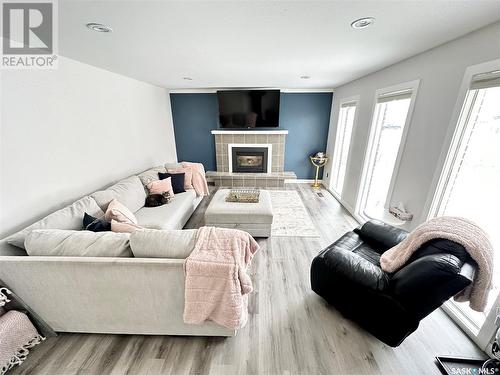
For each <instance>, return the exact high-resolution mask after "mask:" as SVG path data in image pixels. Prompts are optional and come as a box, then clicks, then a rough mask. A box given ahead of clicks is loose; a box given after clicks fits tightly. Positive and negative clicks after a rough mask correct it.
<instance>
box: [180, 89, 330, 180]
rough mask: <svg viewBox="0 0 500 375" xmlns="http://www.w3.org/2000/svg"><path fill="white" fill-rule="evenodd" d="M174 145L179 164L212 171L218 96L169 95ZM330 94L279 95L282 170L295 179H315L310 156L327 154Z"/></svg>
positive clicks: (202, 94) (208, 94) (213, 94)
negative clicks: (183, 162)
mask: <svg viewBox="0 0 500 375" xmlns="http://www.w3.org/2000/svg"><path fill="white" fill-rule="evenodd" d="M170 102H171V105H172V117H173V122H174V132H175V144H176V147H177V156H178V159H179V160H188V161H198V162H201V163H203V165H204V166H205V169H206V170H207V171H215V170H216V163H215V142H214V137H213V136H212V134H211V133H210V131H211V130H214V129H217V127H218V116H219V107H218V103H217V94H215V93H201V94H187V93H186V94H170ZM331 105H332V93H281V98H280V129H286V130H288V135H287V136H286V138H285V139H286V144H285V170H286V171H292V172H295V173H296V174H297V178H300V179H310V178H314V167H313V166H312V165H311V162H310V161H309V155H311V154H313V153H315V152H318V151H326V142H327V138H328V127H329V125H330V110H331Z"/></svg>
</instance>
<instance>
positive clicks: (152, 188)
mask: <svg viewBox="0 0 500 375" xmlns="http://www.w3.org/2000/svg"><path fill="white" fill-rule="evenodd" d="M146 187H147V188H148V190H149V194H163V193H165V192H167V191H168V192H169V193H170V196H171V197H173V196H174V189H172V177H168V178H166V179H164V180H158V181H151V182H150V183H149V184H147V185H146Z"/></svg>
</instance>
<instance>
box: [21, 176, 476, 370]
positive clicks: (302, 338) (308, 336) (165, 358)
mask: <svg viewBox="0 0 500 375" xmlns="http://www.w3.org/2000/svg"><path fill="white" fill-rule="evenodd" d="M287 188H289V189H297V190H298V191H299V192H300V195H301V197H302V199H303V201H304V203H305V205H306V207H307V209H308V211H309V214H310V215H311V217H312V219H313V220H314V222H315V224H316V225H317V227H318V230H319V232H320V234H321V237H320V238H301V237H275V238H269V239H267V240H266V239H263V240H259V243H260V245H261V246H262V248H261V251H260V252H259V253H258V254H257V255H256V257H255V258H254V261H253V264H252V269H251V270H252V271H251V273H252V278H253V280H254V287H255V292H254V293H253V294H252V295H251V297H250V306H249V308H250V317H249V321H248V324H247V325H246V327H244V328H243V329H241V330H240V331H239V332H238V335H237V336H236V337H233V338H217V337H216V338H206V337H173V336H127V335H96V334H60V335H59V336H58V337H56V338H51V339H49V340H47V341H46V342H45V343H43V344H42V345H40V346H38V347H36V348H35V349H34V350H33V351H32V354H31V355H30V356H29V357H28V360H27V361H26V362H25V363H24V364H22V365H21V366H20V367H18V368H17V369H15V370H13V371H12V372H11V374H16V375H18V374H49V375H57V374H64V375H70V374H85V375H91V374H92V375H104V374H172V375H183V374H212V375H226V374H227V375H236V374H270V375H278V374H283V375H285V374H286V375H291V374H304V375H309V374H353V375H363V374H426V375H429V374H439V371H438V369H437V367H436V365H435V364H434V357H435V356H436V355H455V356H480V355H481V352H480V351H479V350H478V349H477V348H476V347H475V346H474V344H473V343H472V342H471V341H470V340H469V339H468V338H467V337H466V336H465V335H464V334H463V333H462V331H460V329H459V328H458V327H457V326H456V325H455V324H454V323H453V322H452V321H451V320H449V319H448V317H447V316H446V315H445V314H444V313H443V312H442V311H441V310H437V311H435V312H434V313H432V314H431V315H430V316H428V317H427V318H426V319H424V320H423V321H422V323H421V325H420V328H419V329H418V330H417V332H415V333H414V334H412V335H411V336H410V337H409V338H408V339H407V340H406V341H405V342H404V343H403V344H402V345H401V346H400V347H398V348H395V349H394V348H391V347H389V346H387V345H384V344H382V343H381V342H380V341H378V340H377V339H375V338H374V337H373V336H371V335H370V334H368V333H366V332H365V331H363V330H362V329H361V328H359V327H358V326H357V325H356V324H354V323H353V322H351V321H349V320H346V319H344V318H343V317H342V316H341V315H340V314H339V313H338V312H337V311H336V310H335V308H333V307H331V306H329V305H327V304H326V303H325V301H324V300H323V299H321V298H320V297H319V296H317V295H316V294H315V293H313V292H312V291H311V289H310V282H309V266H310V264H311V260H312V259H313V258H314V256H315V255H316V254H317V253H318V252H319V251H320V250H321V249H322V248H324V247H325V246H326V245H328V244H329V243H331V242H333V241H334V240H336V239H337V238H338V237H340V236H341V235H342V234H344V233H345V232H346V231H349V230H351V229H352V228H354V227H355V226H357V223H356V222H355V221H354V219H353V218H352V217H351V216H350V215H349V214H348V213H347V211H345V210H344V209H343V208H342V207H341V206H340V205H339V203H338V202H337V201H336V200H335V199H334V198H333V197H332V196H331V195H330V194H329V193H328V192H327V191H325V190H321V191H320V192H321V195H323V196H320V195H318V194H317V192H315V191H313V190H312V189H311V188H310V187H309V185H306V184H300V185H299V184H297V185H287ZM208 202H209V198H205V199H204V201H203V202H202V203H201V204H200V207H199V208H198V209H197V211H196V212H195V214H194V215H193V216H192V218H191V220H190V221H189V222H188V224H187V227H190V228H195V227H197V226H199V225H200V223H201V219H202V218H203V213H204V211H205V209H206V207H207V205H208ZM338 287H341V285H339V286H338ZM371 308H376V306H366V313H367V314H369V313H370V309H371ZM147 318H148V317H147V316H145V317H144V319H147Z"/></svg>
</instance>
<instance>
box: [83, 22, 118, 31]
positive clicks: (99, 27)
mask: <svg viewBox="0 0 500 375" xmlns="http://www.w3.org/2000/svg"><path fill="white" fill-rule="evenodd" d="M87 27H88V28H89V29H90V30H92V31H97V32H98V33H112V32H113V29H112V28H111V27H109V26H106V25H103V24H102V23H96V22H90V23H88V24H87Z"/></svg>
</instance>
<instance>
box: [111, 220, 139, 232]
mask: <svg viewBox="0 0 500 375" xmlns="http://www.w3.org/2000/svg"><path fill="white" fill-rule="evenodd" d="M110 225H111V230H112V231H113V232H117V233H133V232H135V231H136V230H143V229H144V228H143V227H140V226H139V225H137V224H134V223H123V222H119V221H116V220H111V224H110Z"/></svg>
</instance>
